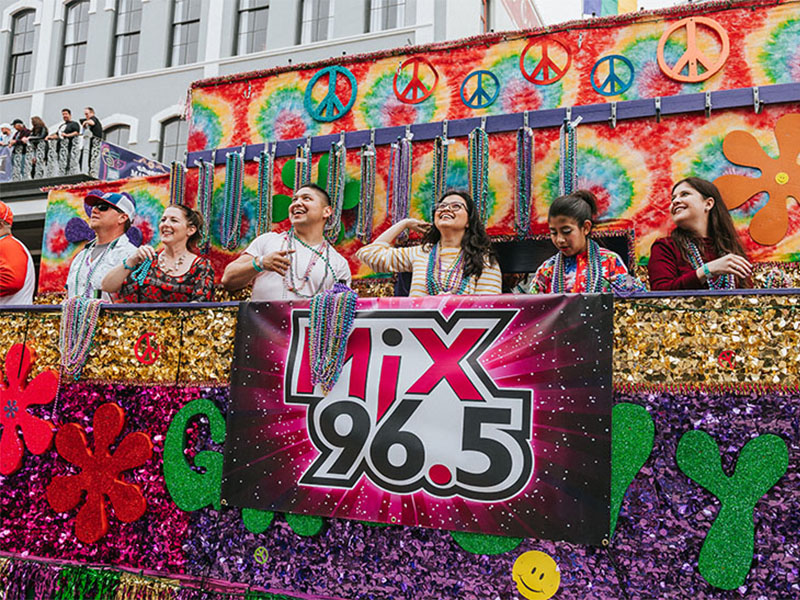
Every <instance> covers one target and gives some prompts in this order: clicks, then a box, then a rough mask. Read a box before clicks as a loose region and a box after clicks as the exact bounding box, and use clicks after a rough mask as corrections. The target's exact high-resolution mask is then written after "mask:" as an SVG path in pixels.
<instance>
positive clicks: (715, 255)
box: [647, 177, 753, 290]
mask: <svg viewBox="0 0 800 600" xmlns="http://www.w3.org/2000/svg"><path fill="white" fill-rule="evenodd" d="M669 212H670V216H671V217H672V222H673V223H674V224H675V229H674V230H673V231H672V233H671V234H670V236H669V237H664V238H659V239H657V240H656V241H655V242H653V246H652V248H651V249H650V261H649V262H648V264H647V271H648V274H649V276H650V289H652V290H700V289H704V288H710V289H733V288H741V287H752V280H751V276H752V274H753V266H752V265H751V264H750V261H749V260H748V259H747V253H746V252H745V250H744V247H743V246H742V243H741V242H740V241H739V235H738V234H737V233H736V228H735V227H734V226H733V219H731V215H730V213H728V209H727V207H726V206H725V203H724V202H723V200H722V196H721V195H720V192H719V189H718V188H717V186H715V185H714V184H713V183H711V182H710V181H706V180H705V179H700V178H698V177H687V178H686V179H682V180H681V181H679V182H678V183H676V184H675V185H674V186H673V187H672V201H671V202H670V210H669Z"/></svg>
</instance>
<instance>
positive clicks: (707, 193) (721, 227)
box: [670, 177, 747, 284]
mask: <svg viewBox="0 0 800 600" xmlns="http://www.w3.org/2000/svg"><path fill="white" fill-rule="evenodd" d="M682 183H685V184H687V185H688V186H689V187H691V188H692V189H693V190H695V191H696V192H698V193H699V194H700V195H701V196H703V198H711V199H713V200H714V206H712V207H711V212H709V213H708V237H709V238H711V241H712V243H713V244H714V252H715V253H716V254H717V256H725V255H726V254H738V255H739V256H743V257H744V258H747V252H745V250H744V246H742V243H741V242H740V241H739V234H737V233H736V228H735V227H734V226H733V219H731V215H730V213H729V212H728V208H727V207H726V206H725V203H724V202H723V200H722V195H721V194H720V193H719V189H718V188H717V186H715V185H714V184H713V183H711V182H710V181H706V180H705V179H700V178H699V177H687V178H685V179H681V180H680V181H679V182H678V183H676V184H675V185H673V186H672V193H673V194H674V193H675V188H677V187H678V186H679V185H680V184H682ZM670 237H671V238H672V241H674V242H675V244H676V245H677V246H678V248H679V249H680V251H681V256H683V258H684V260H685V261H686V262H690V260H689V242H694V243H695V244H696V245H697V246H698V248H702V240H700V239H698V237H697V236H696V235H695V234H694V233H692V232H691V231H687V230H685V229H681V228H680V227H676V228H675V229H673V230H672V233H671V234H670ZM736 280H737V282H738V283H739V284H741V283H742V280H741V279H739V278H738V277H737V278H736Z"/></svg>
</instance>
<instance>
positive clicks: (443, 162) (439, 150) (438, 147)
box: [430, 122, 450, 219]
mask: <svg viewBox="0 0 800 600" xmlns="http://www.w3.org/2000/svg"><path fill="white" fill-rule="evenodd" d="M449 145H450V140H448V139H447V122H445V124H444V129H443V132H442V135H440V136H437V137H436V138H434V140H433V197H432V198H431V215H430V218H431V219H433V211H434V209H435V207H436V204H437V203H438V202H439V200H441V198H442V196H443V195H444V193H445V190H446V188H447V147H448V146H449Z"/></svg>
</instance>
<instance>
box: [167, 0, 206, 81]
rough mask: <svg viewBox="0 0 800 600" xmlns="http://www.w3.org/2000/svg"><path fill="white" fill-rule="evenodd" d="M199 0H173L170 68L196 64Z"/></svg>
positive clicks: (198, 33)
mask: <svg viewBox="0 0 800 600" xmlns="http://www.w3.org/2000/svg"><path fill="white" fill-rule="evenodd" d="M199 37H200V0H175V2H174V3H173V5H172V61H171V62H170V65H171V66H175V65H186V64H189V63H193V62H197V46H198V40H199Z"/></svg>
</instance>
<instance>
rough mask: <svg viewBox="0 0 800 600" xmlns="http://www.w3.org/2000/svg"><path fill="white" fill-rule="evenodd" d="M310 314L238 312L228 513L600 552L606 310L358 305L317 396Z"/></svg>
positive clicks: (586, 302) (502, 299) (605, 511)
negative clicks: (538, 541) (547, 542)
mask: <svg viewBox="0 0 800 600" xmlns="http://www.w3.org/2000/svg"><path fill="white" fill-rule="evenodd" d="M308 333H309V310H308V303H307V302H296V303H292V302H272V303H243V304H241V308H240V310H239V322H238V329H237V333H236V336H237V337H236V351H235V357H234V365H233V374H232V378H231V407H230V410H229V412H228V431H229V435H228V436H227V442H226V446H225V466H224V479H223V487H222V496H223V498H225V500H226V501H227V503H228V504H229V505H234V506H241V507H250V508H258V509H268V510H277V511H284V512H293V513H302V514H312V515H319V516H325V517H341V518H349V519H358V520H364V521H375V522H381V523H389V524H402V525H408V526H424V527H433V528H438V529H452V530H460V531H474V532H482V533H490V534H500V535H513V536H523V537H543V538H549V539H555V540H567V541H572V542H576V543H585V544H599V543H600V542H601V541H602V540H603V538H604V537H606V536H607V534H608V523H609V490H610V478H611V467H610V464H611V460H610V459H611V457H610V434H609V430H610V426H611V358H612V356H611V355H612V347H611V345H612V300H611V298H610V297H605V296H599V295H586V296H582V295H569V296H547V297H533V296H528V297H525V296H523V297H511V296H489V297H485V298H481V297H472V298H460V297H457V296H454V297H450V298H444V297H432V298H415V299H409V298H375V299H363V300H359V303H358V311H357V313H356V318H355V324H354V326H353V330H352V333H351V334H350V338H349V341H348V343H347V346H346V351H345V358H344V366H343V368H342V372H341V376H340V377H339V379H338V381H337V383H336V385H335V386H334V387H333V389H332V390H331V391H330V393H328V394H327V395H325V394H323V393H322V391H321V389H320V387H319V386H313V385H312V384H311V364H310V359H309V335H308Z"/></svg>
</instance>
